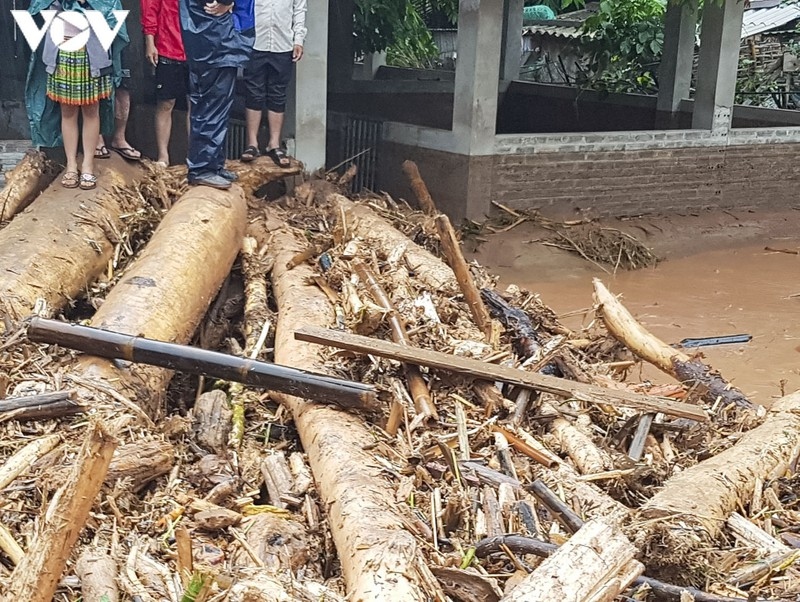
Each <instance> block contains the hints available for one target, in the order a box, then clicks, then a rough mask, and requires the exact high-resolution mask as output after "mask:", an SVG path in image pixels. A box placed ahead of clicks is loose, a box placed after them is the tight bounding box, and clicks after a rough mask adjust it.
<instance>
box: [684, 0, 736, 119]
mask: <svg viewBox="0 0 800 602" xmlns="http://www.w3.org/2000/svg"><path fill="white" fill-rule="evenodd" d="M744 5H745V3H744V2H742V1H741V0H724V1H723V3H722V4H717V3H716V2H705V3H704V6H703V22H702V26H701V31H700V58H699V63H698V66H697V92H696V93H695V100H694V114H693V116H692V128H694V129H705V130H712V131H714V132H720V133H725V132H727V131H728V130H729V129H730V127H731V116H732V109H733V98H734V94H735V92H736V71H737V69H738V67H739V46H740V44H741V36H742V15H743V14H744Z"/></svg>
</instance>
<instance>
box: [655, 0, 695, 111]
mask: <svg viewBox="0 0 800 602" xmlns="http://www.w3.org/2000/svg"><path fill="white" fill-rule="evenodd" d="M697 16H698V15H697V0H691V1H690V2H686V3H685V4H674V3H673V2H670V3H668V4H667V14H666V16H665V19H664V49H663V51H662V53H661V65H660V66H659V68H658V105H657V108H658V111H662V112H665V113H676V112H678V109H679V107H680V103H681V100H683V99H685V98H689V89H690V86H691V81H692V61H693V60H694V43H695V36H696V31H697Z"/></svg>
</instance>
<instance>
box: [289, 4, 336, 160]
mask: <svg viewBox="0 0 800 602" xmlns="http://www.w3.org/2000/svg"><path fill="white" fill-rule="evenodd" d="M306 26H307V27H308V35H307V36H306V41H305V47H304V53H303V58H302V59H301V60H300V61H299V62H298V63H297V67H296V71H295V85H294V135H295V139H294V140H295V149H294V152H295V156H296V157H297V158H298V159H299V160H300V161H302V162H303V165H305V169H306V171H309V172H314V171H316V170H318V169H321V168H324V167H325V140H326V131H325V129H326V126H327V111H328V100H327V99H328V87H327V82H328V78H327V76H328V0H308V13H307V14H306Z"/></svg>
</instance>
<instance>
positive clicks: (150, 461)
mask: <svg viewBox="0 0 800 602" xmlns="http://www.w3.org/2000/svg"><path fill="white" fill-rule="evenodd" d="M174 461H175V448H174V447H173V446H172V444H171V443H170V442H169V441H146V442H144V443H140V442H136V443H128V444H127V445H123V446H121V447H120V448H118V449H117V451H116V452H114V458H113V459H112V460H111V466H109V468H108V476H107V477H106V483H107V484H109V485H112V486H113V485H114V484H115V483H116V482H117V481H125V483H126V489H129V490H131V491H139V490H140V489H141V488H142V487H144V486H145V485H147V484H148V483H149V482H150V481H152V480H153V479H157V478H158V477H160V476H161V475H165V474H167V473H168V472H169V471H170V470H172V464H173V462H174Z"/></svg>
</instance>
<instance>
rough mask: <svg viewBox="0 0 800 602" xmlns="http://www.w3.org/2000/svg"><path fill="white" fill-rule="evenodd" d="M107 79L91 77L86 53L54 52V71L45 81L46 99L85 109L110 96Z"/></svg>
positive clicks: (108, 80)
mask: <svg viewBox="0 0 800 602" xmlns="http://www.w3.org/2000/svg"><path fill="white" fill-rule="evenodd" d="M111 86H112V84H111V76H110V75H101V76H100V77H92V72H91V69H90V66H89V55H88V54H87V52H86V49H85V48H84V49H82V50H76V51H74V52H64V51H63V50H60V51H59V52H58V63H57V64H56V70H55V72H54V73H51V74H50V75H48V77H47V97H48V98H49V99H51V100H53V101H54V102H58V103H61V104H67V105H78V106H80V105H89V104H93V103H96V102H99V101H101V100H102V99H104V98H109V97H110V96H111Z"/></svg>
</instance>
